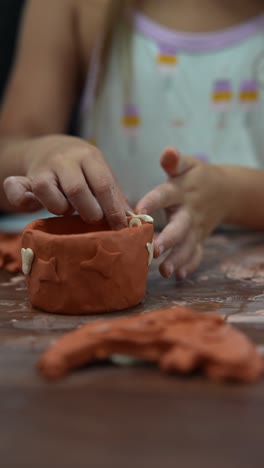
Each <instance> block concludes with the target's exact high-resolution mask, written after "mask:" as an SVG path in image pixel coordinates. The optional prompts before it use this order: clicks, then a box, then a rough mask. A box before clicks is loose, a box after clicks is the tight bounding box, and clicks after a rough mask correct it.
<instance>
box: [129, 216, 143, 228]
mask: <svg viewBox="0 0 264 468" xmlns="http://www.w3.org/2000/svg"><path fill="white" fill-rule="evenodd" d="M141 225H142V222H141V220H140V219H139V218H132V219H131V220H130V221H129V227H133V226H141Z"/></svg>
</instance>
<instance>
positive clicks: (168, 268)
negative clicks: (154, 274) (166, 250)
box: [160, 231, 196, 278]
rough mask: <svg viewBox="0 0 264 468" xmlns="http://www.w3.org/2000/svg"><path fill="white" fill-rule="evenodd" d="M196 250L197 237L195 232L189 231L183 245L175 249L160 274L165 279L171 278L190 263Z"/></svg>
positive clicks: (165, 261)
mask: <svg viewBox="0 0 264 468" xmlns="http://www.w3.org/2000/svg"><path fill="white" fill-rule="evenodd" d="M195 249H196V236H195V234H194V232H193V231H189V233H188V235H187V237H186V239H184V241H183V242H182V244H180V245H178V246H177V247H174V248H173V249H172V250H171V252H170V254H169V255H168V256H167V257H166V259H165V260H164V262H162V264H161V265H160V273H161V274H162V276H164V277H165V278H169V277H170V276H171V275H172V274H173V273H176V272H177V271H178V270H180V268H181V267H182V266H184V265H186V264H188V262H189V261H190V259H191V258H192V256H193V254H194V252H195Z"/></svg>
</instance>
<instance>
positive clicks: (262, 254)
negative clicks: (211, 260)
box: [221, 247, 264, 284]
mask: <svg viewBox="0 0 264 468" xmlns="http://www.w3.org/2000/svg"><path fill="white" fill-rule="evenodd" d="M221 270H222V271H223V272H224V273H225V276H226V277H227V278H230V279H233V280H238V281H241V280H242V281H243V280H244V281H253V282H254V283H259V284H264V250H263V248H262V247H261V248H258V249H256V248H254V250H248V251H246V252H243V253H241V254H239V255H236V256H234V257H233V258H231V259H229V260H227V261H225V262H224V263H222V265H221Z"/></svg>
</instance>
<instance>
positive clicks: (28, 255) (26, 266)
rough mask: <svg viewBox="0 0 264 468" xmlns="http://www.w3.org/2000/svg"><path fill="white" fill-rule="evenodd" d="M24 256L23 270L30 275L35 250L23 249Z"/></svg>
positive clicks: (22, 254)
mask: <svg viewBox="0 0 264 468" xmlns="http://www.w3.org/2000/svg"><path fill="white" fill-rule="evenodd" d="M21 256H22V271H23V273H24V275H29V274H30V272H31V267H32V263H33V260H34V252H33V250H31V249H21Z"/></svg>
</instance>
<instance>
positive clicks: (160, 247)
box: [157, 244, 165, 255]
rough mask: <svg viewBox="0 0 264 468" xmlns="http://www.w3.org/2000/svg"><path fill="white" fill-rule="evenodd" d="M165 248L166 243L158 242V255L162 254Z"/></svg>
mask: <svg viewBox="0 0 264 468" xmlns="http://www.w3.org/2000/svg"><path fill="white" fill-rule="evenodd" d="M164 250H165V248H164V245H163V244H160V245H159V244H158V245H157V251H158V255H162V254H163V252H164Z"/></svg>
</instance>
